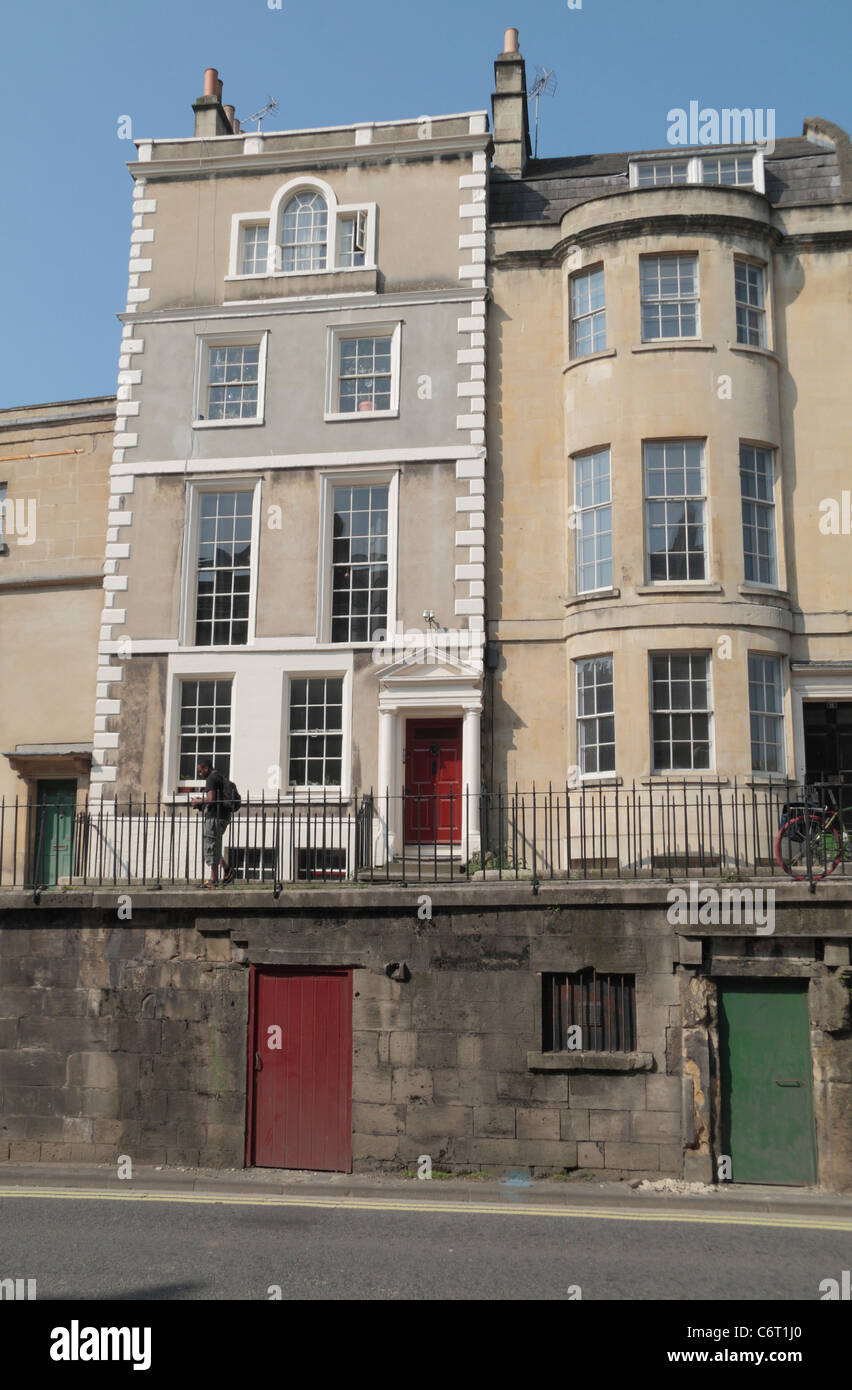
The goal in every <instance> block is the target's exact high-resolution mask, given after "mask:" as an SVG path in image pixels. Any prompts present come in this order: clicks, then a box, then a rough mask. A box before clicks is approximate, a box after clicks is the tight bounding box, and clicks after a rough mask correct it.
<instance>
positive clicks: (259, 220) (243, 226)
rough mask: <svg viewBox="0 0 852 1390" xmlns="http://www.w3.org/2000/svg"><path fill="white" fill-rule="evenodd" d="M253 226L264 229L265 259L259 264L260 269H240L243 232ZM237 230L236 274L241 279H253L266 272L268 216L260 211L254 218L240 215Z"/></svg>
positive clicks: (243, 244) (267, 261) (243, 243)
mask: <svg viewBox="0 0 852 1390" xmlns="http://www.w3.org/2000/svg"><path fill="white" fill-rule="evenodd" d="M255 227H263V229H264V231H265V232H266V260H265V262H264V263H263V265H262V266H261V269H260V270H243V269H242V264H243V251H244V249H245V242H244V238H245V234H246V232H247V231H251V230H253V229H254V228H255ZM237 231H238V238H237V274H238V275H239V277H240V279H242V280H254V279H255V278H257V277H258V276H262V275H265V274H266V267H267V266H268V264H269V216H268V214H266V213H261V214H260V215H259V216H258V217H255V218H251V217H241V218H240V219H239V226H238V229H237Z"/></svg>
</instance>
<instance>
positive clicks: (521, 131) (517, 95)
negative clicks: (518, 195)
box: [491, 29, 532, 177]
mask: <svg viewBox="0 0 852 1390" xmlns="http://www.w3.org/2000/svg"><path fill="white" fill-rule="evenodd" d="M491 109H492V112H493V125H494V172H495V173H496V174H498V175H499V174H505V175H507V176H515V177H517V176H518V175H523V173H524V172H525V170H526V167H527V163H528V161H529V159H530V158H531V155H532V148H531V145H530V125H529V113H528V111H527V70H526V64H525V63H524V60H523V57H522V55H521V50H520V47H519V45H518V31H517V29H507V30H506V32H505V34H504V36H503V52H502V53H501V54H500V56H499V57H498V59H497V61H496V62H495V64H494V95H493V96H492V98H491Z"/></svg>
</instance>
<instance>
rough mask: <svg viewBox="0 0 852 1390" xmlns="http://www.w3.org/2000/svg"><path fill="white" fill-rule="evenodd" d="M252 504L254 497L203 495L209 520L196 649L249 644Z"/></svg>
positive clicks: (202, 548) (201, 558) (203, 525)
mask: <svg viewBox="0 0 852 1390" xmlns="http://www.w3.org/2000/svg"><path fill="white" fill-rule="evenodd" d="M252 500H253V493H252V492H251V491H247V492H245V493H237V492H205V493H203V494H202V495H201V498H200V511H201V514H202V517H203V518H204V519H203V520H202V521H201V522H200V527H199V532H200V536H201V537H202V538H201V539H200V540H199V544H198V550H197V559H196V608H195V644H196V646H199V647H205V646H213V645H215V646H240V645H243V644H244V643H245V642H247V640H248V610H249V595H250V587H251V515H250V510H251V507H252ZM245 509H248V512H249V514H248V515H245V514H244V512H245ZM205 537H209V539H205Z"/></svg>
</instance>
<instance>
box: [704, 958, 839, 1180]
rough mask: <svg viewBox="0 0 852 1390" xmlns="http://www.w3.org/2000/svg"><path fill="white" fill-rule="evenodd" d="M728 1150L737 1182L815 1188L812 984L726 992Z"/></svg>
mask: <svg viewBox="0 0 852 1390" xmlns="http://www.w3.org/2000/svg"><path fill="white" fill-rule="evenodd" d="M719 1051H720V1061H721V1079H722V1145H723V1151H724V1152H725V1153H727V1154H729V1155H730V1158H731V1169H732V1171H731V1180H732V1181H733V1182H760V1183H779V1184H783V1185H786V1186H798V1185H806V1184H808V1183H815V1182H816V1176H817V1175H816V1148H815V1142H814V1107H813V1090H812V1084H811V1049H810V1025H809V1020H808V987H807V981H806V980H803V981H799V980H731V981H726V982H725V983H724V984H722V983H721V982H720V986H719Z"/></svg>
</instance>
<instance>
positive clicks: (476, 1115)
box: [0, 886, 852, 1190]
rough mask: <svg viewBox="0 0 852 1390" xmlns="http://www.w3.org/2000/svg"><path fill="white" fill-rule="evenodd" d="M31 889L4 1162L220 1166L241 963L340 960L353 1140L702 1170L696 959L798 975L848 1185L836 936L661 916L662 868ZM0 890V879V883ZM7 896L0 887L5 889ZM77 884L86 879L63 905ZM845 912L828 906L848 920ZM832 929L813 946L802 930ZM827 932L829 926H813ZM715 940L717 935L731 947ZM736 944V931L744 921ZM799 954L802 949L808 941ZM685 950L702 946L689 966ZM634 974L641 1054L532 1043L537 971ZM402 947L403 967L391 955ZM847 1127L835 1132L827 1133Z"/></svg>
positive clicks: (820, 1116)
mask: <svg viewBox="0 0 852 1390" xmlns="http://www.w3.org/2000/svg"><path fill="white" fill-rule="evenodd" d="M487 891H488V890H483V889H476V888H473V887H467V888H456V889H450V888H436V889H435V891H434V894H433V909H432V910H433V915H432V917H431V919H426V920H420V919H419V918H418V916H417V904H418V901H419V894H418V892H417V891H416V890H415V891H414V892H411V891H408V892H406V891H405V890H402V889H385V890H370V891H369V892H368V891H360V892H358V891H347V890H345V889H331V890H313V891H311V890H305V891H300V892H297V893H291V894H288V895H285V896H283V897H282V898H281V899H280V903H279V904H276V903H275V902H274V900H273V899H272V896H271V894H269V895H266V894H260V893H251V894H249V893H240V892H220V893H218V894H217V895H216V896H215V898H214V897H213V896H212V895H209V894H204V895H202V894H186V893H181V894H170V893H167V892H163V893H143V892H136V891H134V892H133V894H132V905H133V906H132V911H133V917H132V920H131V921H120V920H118V917H117V912H116V902H117V894H116V893H113V894H108V893H101V892H95V893H88V894H65V895H62V894H43V895H42V899H41V903H40V904H39V905H35V904H33V902H32V900H31V899H29V900H25V899H24V897H23V895H21V894H19V895H17V896H16V898H15V901H14V902H5V903H4V902H0V1159H4V1158H5V1159H11V1160H13V1161H14V1160H17V1161H24V1160H71V1161H76V1160H96V1161H103V1162H107V1161H108V1162H114V1161H116V1160H117V1158H118V1156H119V1155H121V1154H128V1155H130V1157H131V1158H133V1159H134V1160H136V1161H138V1162H140V1163H167V1164H182V1165H196V1164H200V1165H202V1166H222V1167H231V1166H235V1167H238V1166H242V1164H243V1163H244V1161H245V1134H246V1094H247V1055H248V1017H249V989H250V970H249V967H250V965H251V964H254V965H255V966H256V967H257V968H260V969H262V968H263V967H264V966H268V967H274V966H285V967H286V966H294V967H310V966H315V967H328V966H337V967H347V968H349V969H351V970H352V972H353V1082H352V1103H353V1104H352V1116H353V1126H352V1131H353V1132H352V1163H353V1168H354V1169H356V1170H359V1169H360V1170H365V1169H385V1170H388V1171H399V1170H400V1169H402V1168H404V1167H409V1168H410V1167H414V1166H416V1164H417V1161H418V1159H419V1158H420V1157H421V1156H422V1155H428V1156H429V1158H430V1159H431V1161H432V1164H433V1167H434V1168H436V1169H438V1170H440V1169H445V1170H451V1171H475V1170H485V1171H487V1172H490V1173H495V1174H498V1175H500V1174H502V1173H504V1172H505V1171H506V1170H509V1169H513V1168H524V1169H530V1170H532V1172H533V1173H534V1174H545V1173H554V1172H565V1171H570V1172H576V1171H583V1172H586V1173H588V1174H590V1175H594V1176H597V1177H600V1178H607V1179H611V1178H621V1177H629V1178H636V1177H659V1176H681V1175H683V1176H687V1177H690V1178H700V1179H701V1180H702V1181H705V1182H709V1181H713V1180H714V1155H715V1153H717V1152H718V1147H719V1140H718V1133H717V1129H718V1115H719V1107H718V1056H717V1052H718V1049H717V1039H716V1036H715V993H714V990H715V985H714V981H713V978H712V976H713V972H714V971H716V972H717V973H718V972H719V971H720V970H721V971H724V972H726V973H731V972H736V971H737V970H739V969H741V970H743V971H746V972H751V973H752V974H754V973H758V972H759V973H761V974H763V975H766V974H772V973H773V972H776V971H777V972H780V973H782V974H794V973H797V972H798V973H800V974H801V973H802V972H804V973H806V974H809V975H810V978H811V1018H812V1052H813V1058H814V1099H815V1112H816V1123H817V1139H818V1144H819V1150H820V1177H821V1181H822V1182H823V1183H824V1184H825V1185H830V1186H832V1187H835V1188H837V1189H838V1190H844V1188H846V1189H848V1188H849V1187H852V1156H850V1150H849V1127H848V1120H849V1106H850V1101H849V1095H850V1088H852V1053H850V1049H851V1048H852V1034H850V1024H849V988H848V979H847V976H848V970H845V968H844V966H843V964H842V962H843V961H847V962H848V960H849V944H848V941H845V940H838V939H837V924H838V921H839V920H840V915H839V913H838V911H837V909H836V908H834V907H833V906H832V905H831V904H827V903H821V904H814V905H813V907H812V908H809V909H808V912H809V914H810V915H809V918H808V922H807V924H806V925H807V929H808V931H807V933H806V935H807V942H809V943H810V944H809V945H807V942H806V944H805V945H803V932H805V928H804V927H803V925H802V921H803V918H802V912H801V907H800V905H798V904H797V906H796V908H795V912H794V913H793V916H792V919H791V920H792V921H793V928H794V930H795V933H796V934H797V935H796V939H793V937H792V936H791V937H790V939H789V940H787V941H786V942H785V939H784V930H785V929H784V926H783V920H784V914H783V910H782V911H780V912H779V925H778V928H777V931H776V936H775V938H774V939H773V941H772V943H771V947H770V946H767V947H765V948H764V947H761V948H760V949H761V950H765V951H766V959H765V960H756V959H755V958H754V955H753V951H752V950H751V946H749V947H748V949H747V950H746V949H743V950H741V951H740V955H741V957H742V963H741V964H740V963H738V959H737V949H739V948H737V946H736V941H735V934H734V933H731V934H730V941H729V944H728V945H727V946H725V947H724V952H727V955H724V958H723V952H722V949H721V948H719V949H717V947H718V943H715V944H714V943H713V941H712V940H711V941H710V942H707V941H704V942H703V943H702V941H701V940H699V939H697V938H696V937H695V936H694V934H693V937H692V938H691V939H690V940H688V941H684V939H683V937H679V936H678V935H677V934H676V933H675V932H674V931H673V930H672V928H671V927H670V926H669V924H668V922H667V918H666V911H665V896H664V888H655V889H654V890H653V892H645V891H644V890H643V891H639V890H636V891H634V892H631V891H630V890H627V889H626V888H624V887H623V886H622V887H621V888H615V887H611V888H610V887H606V888H605V887H601V888H600V889H599V890H598V889H595V890H583V889H581V888H573V889H569V890H565V889H562V890H561V897H560V896H559V895H557V894H556V893H554V894H547V893H546V892H544V890H543V891H542V895H541V897H540V898H539V899H538V900H536V901H535V902H534V903H533V902H532V894H531V893H530V890H529V889H528V888H527V889H521V888H519V887H509V888H503V889H502V890H497V889H495V890H494V892H493V894H490V895H489V901H488V906H487V908H483V907H482V906H481V903H482V900H483V895H484V892H487ZM0 896H2V895H0ZM11 896H14V895H10V897H11ZM84 899H85V902H84ZM844 920H845V919H844ZM819 930H824V931H826V932H827V933H829V934H830V933H834V936H833V938H832V941H826V943H825V944H824V946H823V944H822V943H821V942H820V943H818V944H815V941H816V937H815V933H816V932H817V931H819ZM832 942H833V944H832ZM731 943H733V944H731ZM752 945H753V943H752ZM808 952H809V953H810V954H809V955H808ZM702 961H703V964H702ZM589 966H594V967H595V968H596V969H597V970H598V971H599V972H606V971H614V972H619V973H622V972H625V973H632V974H634V975H635V978H636V1012H637V1039H636V1047H637V1051H636V1053H634V1054H630V1056H629V1057H626V1058H620V1059H617V1062H618V1066H617V1068H616V1063H615V1062H614V1061H613V1060H612V1059H609V1060H608V1061H607V1062H606V1063H605V1068H604V1069H601V1068H600V1066H599V1065H596V1063H599V1062H600V1058H596V1057H595V1056H594V1054H587V1055H584V1054H570V1055H566V1054H563V1055H562V1056H561V1057H558V1058H554V1057H552V1056H550V1055H548V1054H546V1053H543V1052H542V1050H541V1049H542V1046H543V1042H542V1019H541V1014H542V997H541V996H542V985H541V976H542V974H543V973H546V972H557V971H559V972H561V971H565V972H574V971H578V970H582V969H585V968H587V967H589ZM403 967H404V968H403ZM844 1133H845V1136H846V1137H845V1138H844Z"/></svg>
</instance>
